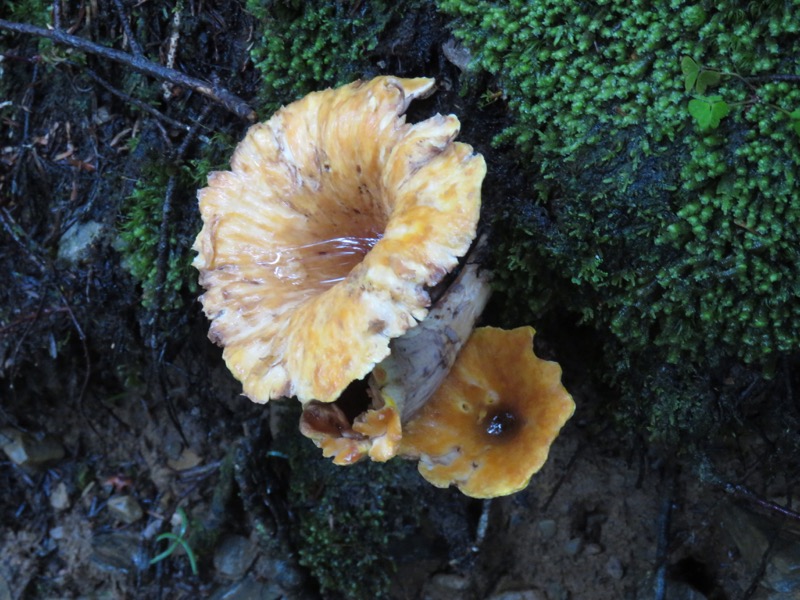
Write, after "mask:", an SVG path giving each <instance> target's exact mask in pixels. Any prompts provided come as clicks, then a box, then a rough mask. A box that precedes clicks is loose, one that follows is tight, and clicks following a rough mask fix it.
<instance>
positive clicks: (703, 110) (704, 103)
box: [689, 96, 730, 131]
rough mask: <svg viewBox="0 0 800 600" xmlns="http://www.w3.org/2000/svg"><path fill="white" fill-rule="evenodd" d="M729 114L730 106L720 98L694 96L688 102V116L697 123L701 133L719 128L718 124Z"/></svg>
mask: <svg viewBox="0 0 800 600" xmlns="http://www.w3.org/2000/svg"><path fill="white" fill-rule="evenodd" d="M729 112H730V106H729V105H728V103H727V102H725V100H723V99H722V96H695V97H694V98H693V99H692V100H689V114H690V115H692V116H693V117H694V120H695V121H697V124H698V125H699V126H700V130H701V131H702V130H706V129H716V128H717V127H719V122H720V121H721V120H722V118H723V117H725V116H726V115H727V114H728V113H729Z"/></svg>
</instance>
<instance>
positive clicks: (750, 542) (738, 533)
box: [721, 504, 800, 600]
mask: <svg viewBox="0 0 800 600" xmlns="http://www.w3.org/2000/svg"><path fill="white" fill-rule="evenodd" d="M721 514H722V526H723V529H724V530H725V531H726V532H727V533H728V535H729V536H730V537H731V539H732V540H733V542H734V543H735V544H736V546H737V547H738V549H739V552H740V553H741V556H742V559H744V561H745V562H746V563H747V565H748V567H749V568H750V571H751V573H755V572H756V570H757V569H759V568H760V565H761V562H762V560H763V557H764V553H765V552H766V551H767V549H768V548H769V545H770V541H771V540H772V539H773V538H774V543H773V545H772V550H771V552H770V554H769V556H768V558H767V563H766V568H765V569H764V576H763V577H762V578H761V581H760V586H761V587H762V588H764V589H765V591H766V594H765V595H764V596H763V598H764V600H779V599H784V598H786V599H789V598H800V530H798V529H797V528H792V527H789V526H787V521H786V520H785V519H783V520H781V519H780V518H779V517H775V518H770V517H769V516H767V515H762V514H759V513H755V512H752V511H750V510H745V509H743V508H739V507H738V506H736V505H733V504H728V505H726V506H725V507H723V510H722V513H721Z"/></svg>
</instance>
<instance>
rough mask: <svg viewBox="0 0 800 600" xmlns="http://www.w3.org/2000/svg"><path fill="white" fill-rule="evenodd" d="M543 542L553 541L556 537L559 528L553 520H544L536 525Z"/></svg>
mask: <svg viewBox="0 0 800 600" xmlns="http://www.w3.org/2000/svg"><path fill="white" fill-rule="evenodd" d="M536 527H537V528H538V529H539V533H540V534H541V536H542V539H543V540H549V539H552V538H553V537H554V536H555V535H556V531H557V526H556V522H555V521H554V520H553V519H543V520H541V521H539V522H538V523H537V524H536Z"/></svg>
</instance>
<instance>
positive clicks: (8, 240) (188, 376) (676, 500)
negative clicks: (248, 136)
mask: <svg viewBox="0 0 800 600" xmlns="http://www.w3.org/2000/svg"><path fill="white" fill-rule="evenodd" d="M57 4H58V5H59V6H60V7H61V11H62V12H61V15H60V19H61V27H62V28H63V29H65V30H70V32H71V33H74V34H75V35H79V36H81V37H84V38H86V39H94V40H96V41H98V42H101V43H104V44H107V45H111V44H113V45H115V47H118V48H121V49H123V50H125V51H126V52H134V50H133V49H132V48H131V46H130V44H129V43H127V42H126V41H125V40H126V39H127V35H128V33H127V32H126V31H125V28H124V27H123V26H122V23H123V22H124V18H121V17H120V13H119V11H118V6H122V7H123V8H124V11H123V14H124V13H126V12H127V11H132V12H133V13H134V14H135V15H136V19H135V20H134V24H135V26H136V32H137V38H138V41H139V44H140V45H141V46H142V48H143V51H144V53H145V54H146V55H147V56H148V57H149V58H150V59H151V60H153V61H154V62H157V63H159V64H164V63H166V62H168V56H169V53H170V52H169V50H170V45H171V42H170V39H172V38H173V37H174V35H173V34H174V33H175V32H176V31H177V32H179V35H178V36H177V39H178V41H177V42H176V43H177V44H178V48H179V53H178V56H179V59H178V61H177V62H176V63H175V65H174V66H175V68H176V69H178V70H180V71H181V72H185V73H191V74H195V75H196V76H199V77H204V78H208V79H212V80H215V81H217V82H218V85H221V86H223V87H226V88H228V89H229V90H231V91H232V92H234V93H236V94H238V95H239V96H240V97H242V98H245V99H247V100H248V101H250V102H252V103H253V105H254V106H255V107H256V108H258V106H257V103H258V100H257V99H256V93H257V89H258V79H259V77H258V75H257V74H256V73H255V72H254V69H253V66H252V64H251V62H250V60H249V55H248V54H247V48H248V46H249V45H251V44H252V43H253V40H252V33H251V32H252V30H253V27H255V24H254V21H253V18H252V17H251V16H250V15H248V14H247V13H246V12H245V11H244V10H243V9H242V8H241V7H239V6H238V5H229V4H228V3H219V4H215V3H213V2H212V3H206V4H202V5H194V4H192V5H189V6H184V7H183V9H182V10H179V11H178V12H179V13H180V14H181V15H182V21H181V22H180V23H178V24H176V23H175V19H174V16H173V13H169V11H162V10H160V9H159V7H157V6H155V3H153V6H150V4H149V3H144V6H143V7H142V6H141V5H142V4H143V3H140V4H136V5H134V3H132V2H125V3H121V5H117V4H116V3H112V2H106V1H99V2H97V3H93V4H91V5H84V4H82V3H81V4H78V3H68V2H66V3H60V4H59V3H57ZM92 6H93V7H95V8H96V9H97V12H92V11H93V10H95V9H93V8H90V7H92ZM24 7H32V8H31V11H30V13H26V12H25V11H24V10H23V8H24ZM33 9H36V10H33ZM4 11H8V13H7V14H5V12H4ZM424 15H425V16H424V17H419V18H420V19H422V21H423V24H424V27H423V26H421V25H420V24H419V23H418V24H417V25H418V27H417V29H416V31H417V37H414V34H413V33H409V31H410V30H412V31H413V30H414V29H413V28H409V26H408V21H407V20H406V21H403V23H404V24H405V25H402V24H398V25H397V27H396V28H394V29H392V28H389V31H390V34H389V36H388V38H387V39H384V40H382V43H381V44H380V45H379V46H378V49H377V50H376V51H375V55H374V56H372V57H371V60H372V63H373V65H374V66H373V68H374V69H376V70H381V69H384V68H388V67H391V68H392V69H396V71H395V72H396V73H397V74H414V75H419V74H421V73H424V74H426V75H432V76H435V77H437V79H438V80H439V82H440V91H439V92H438V93H437V94H436V95H435V97H433V98H431V99H430V100H428V101H426V102H424V103H421V105H420V106H419V107H416V108H415V109H414V112H413V113H412V116H411V117H412V118H413V119H416V118H420V117H423V116H425V115H427V114H431V113H433V112H435V111H441V112H455V113H457V114H459V116H460V117H461V119H462V122H463V131H462V134H461V138H462V139H464V140H466V141H469V142H471V143H473V144H474V145H475V146H476V147H477V148H478V149H479V150H480V151H481V152H483V153H484V154H485V155H486V157H487V162H488V164H489V168H490V175H489V178H488V179H487V184H486V185H485V196H486V198H485V213H486V214H485V217H486V220H489V219H490V217H491V216H492V215H493V214H495V213H497V212H499V211H500V210H501V209H502V208H503V207H504V206H505V203H506V202H507V201H508V199H516V200H519V199H520V198H526V197H527V189H528V185H527V184H528V182H526V181H524V174H522V173H521V172H520V170H519V168H518V166H517V165H516V164H515V163H514V162H513V158H514V155H513V152H510V151H508V150H507V149H506V150H503V149H500V150H497V149H493V148H492V147H490V146H489V144H488V140H490V139H491V138H492V136H493V135H494V134H495V133H496V132H497V131H499V129H500V128H501V127H502V125H503V123H504V122H505V120H506V119H507V118H508V117H507V115H506V114H505V111H504V107H503V105H502V101H492V102H489V103H487V102H486V97H484V99H483V100H481V99H480V98H479V95H478V92H477V91H475V90H480V89H482V88H481V84H480V82H478V83H477V84H475V87H474V88H472V89H473V91H472V92H470V93H469V94H467V95H466V96H459V95H458V93H457V92H458V90H459V89H460V84H461V83H462V82H461V80H460V77H461V75H460V70H459V68H458V67H457V66H456V65H455V64H454V63H453V62H452V61H453V60H454V59H453V56H452V52H450V51H448V52H445V51H444V50H443V49H442V48H443V44H444V43H445V42H447V40H448V38H449V36H448V33H447V30H446V29H445V28H444V23H443V21H442V20H441V19H440V18H439V17H437V16H436V15H435V14H434V13H433V12H431V11H427V12H425V13H424ZM0 18H10V19H15V20H17V21H27V22H33V23H37V24H39V25H44V24H45V22H49V23H51V24H52V22H53V21H52V19H53V15H52V12H51V11H50V9H49V5H48V6H47V7H45V6H43V5H39V4H38V3H35V2H29V3H17V4H16V5H15V7H12V8H7V7H4V8H3V9H0ZM401 25H402V26H401ZM392 32H393V33H392ZM392 36H394V37H392ZM0 50H1V51H2V52H3V62H2V63H0V66H2V69H3V71H2V76H0V91H2V94H0V111H1V112H0V119H2V128H0V131H2V132H3V144H2V154H1V155H0V226H2V227H0V229H2V233H1V234H0V240H2V242H0V243H1V244H2V246H1V248H2V251H0V268H1V269H2V272H3V273H5V274H6V285H5V286H4V287H3V289H2V291H0V360H2V363H0V378H2V382H0V383H2V389H1V391H0V446H2V448H3V450H4V451H5V452H4V454H2V455H0V458H2V460H1V461H0V490H3V493H2V494H1V495H0V600H4V599H5V598H14V599H16V598H197V597H212V598H223V597H224V598H227V599H230V598H280V597H284V598H304V597H308V598H317V597H325V598H337V597H353V598H358V597H364V598H368V597H373V596H374V595H375V594H377V593H378V592H379V591H381V590H383V589H389V590H391V591H390V595H391V596H392V597H395V598H420V597H425V598H431V599H432V600H435V599H438V598H442V599H444V598H465V599H467V598H476V599H477V598H487V597H493V598H496V599H497V598H505V599H506V600H509V599H513V598H517V599H523V598H524V599H528V600H532V599H542V600H544V599H547V600H566V599H568V598H596V599H603V598H664V597H667V598H676V599H677V598H715V599H731V600H733V599H738V598H785V597H797V594H798V591H797V590H798V589H800V583H798V581H797V579H798V577H797V565H798V563H800V550H798V548H799V547H800V546H798V543H797V541H796V539H797V538H796V537H795V532H794V531H793V529H792V525H793V524H795V525H796V523H797V522H798V519H797V515H796V513H794V512H793V511H792V510H791V508H786V507H791V506H792V491H793V488H794V485H795V481H794V480H793V479H792V477H793V476H794V475H793V471H792V470H789V469H786V468H785V461H786V459H787V457H785V456H783V457H782V456H776V452H775V448H776V447H781V446H780V445H777V444H776V440H779V439H783V438H784V437H787V436H792V435H796V432H791V431H787V430H786V427H785V426H784V424H783V423H782V421H781V418H780V415H775V414H772V413H770V412H769V410H766V408H765V407H769V406H771V404H770V403H771V402H777V401H778V400H780V401H781V403H782V404H781V405H782V406H788V407H789V410H795V411H796V410H798V407H797V400H796V399H795V398H794V396H793V390H794V389H796V388H797V386H798V384H800V381H798V376H797V370H796V366H797V365H796V363H792V362H791V361H789V360H787V361H786V362H785V364H784V365H783V366H782V370H781V372H780V373H778V374H777V376H776V377H775V379H774V380H773V381H772V383H768V384H764V383H758V382H760V380H759V379H758V378H757V377H755V376H754V375H753V374H751V373H748V372H738V371H737V372H732V374H731V381H730V382H727V383H726V382H723V384H722V385H731V386H734V385H735V386H738V387H741V388H742V389H743V390H744V391H743V392H742V394H743V397H744V396H745V395H746V397H747V399H748V400H750V401H751V403H750V406H751V407H752V408H751V411H752V414H749V415H747V416H748V420H747V421H746V422H744V423H743V426H742V427H741V428H740V429H739V430H737V431H736V432H735V434H736V435H735V436H733V435H732V436H731V437H730V438H727V439H726V441H722V442H719V443H717V441H716V440H715V442H714V444H712V445H711V446H710V447H708V448H705V451H704V452H703V453H702V454H696V453H690V452H689V450H688V448H687V450H686V452H685V453H682V452H680V451H679V452H678V453H677V455H670V454H668V453H666V452H664V451H663V449H659V448H646V447H645V445H644V444H643V443H641V442H640V441H638V440H636V439H633V440H631V436H628V437H622V436H621V435H620V433H619V432H618V431H617V430H616V429H615V428H614V424H613V419H612V418H611V416H610V415H608V414H607V413H606V409H605V406H606V405H607V403H608V399H609V398H610V397H611V396H613V391H611V390H609V389H606V388H605V387H604V386H602V385H601V384H599V383H598V382H597V380H596V378H594V377H592V376H591V374H590V371H591V366H592V362H593V357H592V352H591V351H590V350H588V349H592V348H596V347H597V342H596V340H595V339H594V338H593V333H592V332H591V331H590V330H588V329H578V328H576V327H575V325H574V323H573V322H572V321H574V317H572V316H569V315H567V316H562V319H564V320H565V321H570V320H571V322H569V323H566V326H565V323H564V322H558V323H556V322H552V323H542V324H537V326H539V328H540V330H541V333H540V336H541V338H542V340H540V341H541V343H542V346H543V347H542V348H537V350H538V351H539V352H540V353H542V354H543V355H544V356H547V357H550V358H555V359H558V360H560V361H561V362H562V363H563V366H564V370H565V382H566V384H567V386H568V388H569V389H570V390H571V391H572V393H573V394H574V396H575V400H576V403H577V405H578V411H577V413H576V415H575V417H574V419H573V420H572V421H571V422H570V424H569V425H568V426H567V427H566V429H565V431H564V433H563V435H562V436H561V438H560V439H559V440H558V442H557V444H556V446H555V447H554V450H553V453H552V456H551V459H550V461H549V462H548V464H547V465H546V467H545V468H544V470H543V471H542V472H541V473H540V474H539V475H538V476H537V477H536V478H535V479H534V481H533V483H532V484H531V486H530V488H529V489H527V490H525V491H524V492H521V493H519V494H517V495H515V496H513V497H510V498H504V499H499V500H495V501H492V502H490V503H481V502H477V501H473V500H469V499H467V498H464V497H463V496H461V495H460V494H458V493H457V492H455V491H452V490H436V489H433V488H431V487H430V486H427V485H426V484H424V482H422V481H421V480H420V478H419V477H418V476H417V474H416V472H415V467H414V465H413V464H410V463H409V464H398V465H390V466H386V467H380V466H376V465H357V466H355V467H353V468H351V469H348V470H347V471H346V472H345V471H343V470H341V469H335V468H333V467H331V466H330V465H328V464H327V463H325V462H323V460H322V459H321V458H320V457H319V456H318V453H317V452H316V451H315V450H314V449H313V448H312V447H311V445H310V443H307V442H306V441H305V440H303V439H300V438H299V436H298V435H297V433H296V432H295V423H296V419H297V415H296V414H295V413H293V412H292V411H291V409H290V408H289V407H282V406H280V405H273V406H270V407H268V408H265V407H262V406H256V405H253V404H252V403H250V402H249V401H248V400H247V399H245V398H243V397H242V396H240V395H239V393H240V387H239V385H238V384H237V383H236V382H235V381H234V380H233V379H232V377H231V376H230V375H229V374H228V373H227V371H226V370H225V368H224V366H223V365H222V363H221V360H220V352H219V350H218V349H216V348H215V347H213V346H212V345H211V344H210V343H209V342H208V340H207V339H206V331H207V322H206V320H205V318H204V317H203V316H202V314H201V311H200V308H199V305H198V304H197V303H196V302H194V297H195V296H196V294H197V291H196V289H195V288H194V285H193V278H194V274H193V273H192V272H191V271H190V270H189V269H187V268H186V262H187V260H188V258H189V253H188V251H187V248H188V246H189V245H190V244H191V240H192V239H193V236H194V235H195V232H196V231H197V229H198V218H197V216H196V214H195V201H194V192H195V189H196V188H197V187H198V185H202V180H203V178H204V176H205V172H206V171H208V170H209V169H210V168H212V167H213V166H214V165H218V164H219V165H221V164H224V160H225V156H227V154H228V153H229V152H230V144H231V142H232V141H235V140H236V139H239V138H240V137H241V136H242V134H243V132H244V130H245V129H246V127H247V124H248V123H247V121H246V120H243V119H240V118H237V117H236V116H234V115H232V113H231V112H230V111H229V110H226V109H224V108H222V107H220V106H219V105H218V104H216V103H214V102H212V101H210V100H209V99H208V98H206V97H204V96H202V95H201V94H199V93H197V92H193V91H191V89H190V88H189V87H187V86H181V85H168V86H167V88H166V90H165V89H162V87H161V82H160V81H155V80H153V79H151V78H148V77H144V76H141V75H137V74H135V72H134V71H133V70H132V69H130V68H129V66H125V65H115V64H113V63H111V62H109V60H107V59H106V58H104V57H92V56H89V57H84V54H82V53H80V52H76V51H71V50H66V49H64V48H63V47H58V46H54V45H52V44H51V43H50V42H48V41H43V40H42V39H41V38H38V37H36V36H24V35H16V34H15V35H12V34H3V35H2V37H0ZM403 52H406V53H407V56H406V55H404V54H403ZM448 55H450V56H448ZM404 58H405V59H406V60H404ZM381 65H383V66H381ZM404 65H405V66H404ZM404 68H405V69H407V71H404V70H403V69H404ZM473 83H474V82H473ZM484 87H485V86H484ZM486 89H487V90H488V89H489V88H488V87H486ZM137 103H143V104H144V105H146V106H150V107H157V109H158V111H159V114H154V113H152V111H148V110H146V109H145V108H143V107H142V106H137ZM260 116H265V115H260ZM184 125H186V127H184ZM198 173H199V174H198ZM494 235H502V231H495V232H494ZM513 301H514V300H513V299H509V298H496V299H495V308H496V306H497V305H498V304H502V303H508V302H513ZM486 318H487V320H488V321H491V320H492V310H490V311H489V312H488V313H487V317H486ZM562 326H564V327H562ZM559 331H560V332H561V333H559ZM564 331H566V332H567V333H566V334H565V333H564ZM750 381H752V382H753V383H752V384H750V385H748V382H750ZM354 532H355V533H354ZM165 534H167V537H166V538H164V537H161V538H160V537H159V536H164V535H165ZM184 543H185V546H184V545H183V544H184ZM176 544H177V545H176ZM173 545H175V548H174V551H173V552H171V553H169V554H168V555H166V556H164V555H163V552H164V551H165V550H167V549H169V548H170V547H172V546H173ZM185 548H189V549H190V554H191V555H192V556H194V557H195V558H196V561H197V564H196V573H195V572H193V569H192V560H190V554H187V552H186V551H185ZM384 580H388V581H389V582H390V583H388V584H385V581H384Z"/></svg>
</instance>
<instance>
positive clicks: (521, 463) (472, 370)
mask: <svg viewBox="0 0 800 600" xmlns="http://www.w3.org/2000/svg"><path fill="white" fill-rule="evenodd" d="M533 334H534V330H533V328H531V327H520V328H518V329H514V330H511V331H505V330H502V329H495V328H493V327H482V328H479V329H476V330H475V331H474V332H473V333H472V336H471V337H470V339H469V340H468V341H467V343H466V344H465V345H464V347H463V348H462V350H461V353H460V354H459V355H458V358H457V359H456V361H455V364H454V365H453V369H452V370H451V371H450V374H449V375H448V376H447V378H446V379H445V380H444V383H443V384H442V386H441V387H440V388H439V389H438V390H437V391H436V393H435V394H434V395H433V397H432V398H431V399H430V400H429V401H428V402H427V403H426V404H425V405H424V406H423V407H422V409H421V410H420V411H419V412H418V413H417V414H416V415H415V416H414V417H413V418H412V419H411V420H410V421H409V422H408V423H404V425H403V437H402V440H401V441H400V451H399V454H400V455H403V456H407V457H411V458H418V459H419V472H420V473H421V474H422V476H423V477H424V478H425V479H427V480H428V481H430V482H431V483H432V484H434V485H436V486H439V487H447V486H448V485H451V484H454V485H456V486H458V488H459V489H460V490H461V491H462V492H464V493H465V494H467V495H468V496H473V497H475V498H492V497H495V496H503V495H507V494H511V493H513V492H516V491H519V490H521V489H522V488H524V487H525V486H526V485H527V484H528V481H529V480H530V478H531V476H532V475H533V474H534V473H535V472H536V471H538V470H539V469H540V468H541V467H542V465H543V464H544V463H545V461H546V460H547V454H548V452H549V450H550V445H551V444H552V442H553V440H554V439H555V438H556V436H557V435H558V432H559V431H560V430H561V427H562V426H563V425H564V423H565V422H566V421H567V420H568V419H569V418H570V417H571V416H572V413H573V412H574V410H575V403H574V402H573V401H572V397H571V396H570V395H569V393H568V392H567V390H566V389H564V386H563V385H562V384H561V367H559V366H558V363H555V362H550V361H546V360H542V359H540V358H537V357H536V355H535V354H534V353H533V347H532V343H533Z"/></svg>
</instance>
